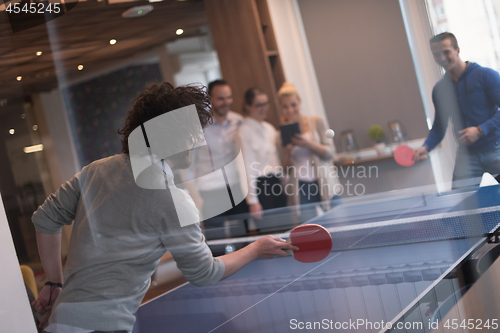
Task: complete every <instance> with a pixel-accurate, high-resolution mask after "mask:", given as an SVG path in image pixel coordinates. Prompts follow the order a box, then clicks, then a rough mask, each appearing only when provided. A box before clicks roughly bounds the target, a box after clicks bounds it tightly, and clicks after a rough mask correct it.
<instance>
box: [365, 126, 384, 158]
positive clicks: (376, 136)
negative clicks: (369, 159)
mask: <svg viewBox="0 0 500 333" xmlns="http://www.w3.org/2000/svg"><path fill="white" fill-rule="evenodd" d="M368 136H369V137H370V139H372V140H373V141H375V149H376V150H377V153H378V154H379V155H383V154H384V153H385V148H386V144H385V143H384V142H383V141H382V139H383V138H384V130H383V129H382V126H380V125H372V126H371V127H370V128H369V129H368Z"/></svg>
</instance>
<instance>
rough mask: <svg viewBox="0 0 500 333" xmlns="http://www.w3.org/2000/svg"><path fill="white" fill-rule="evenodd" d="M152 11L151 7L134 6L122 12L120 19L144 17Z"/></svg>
mask: <svg viewBox="0 0 500 333" xmlns="http://www.w3.org/2000/svg"><path fill="white" fill-rule="evenodd" d="M153 9H154V7H153V5H144V6H134V7H132V8H129V9H127V10H126V11H124V12H123V13H122V17H124V18H133V17H139V16H144V15H146V14H147V13H149V12H150V11H152V10H153Z"/></svg>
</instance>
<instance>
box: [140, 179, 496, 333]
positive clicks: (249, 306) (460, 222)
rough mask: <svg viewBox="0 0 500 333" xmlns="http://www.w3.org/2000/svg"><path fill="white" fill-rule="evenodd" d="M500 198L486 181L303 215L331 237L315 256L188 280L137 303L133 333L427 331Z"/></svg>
mask: <svg viewBox="0 0 500 333" xmlns="http://www.w3.org/2000/svg"><path fill="white" fill-rule="evenodd" d="M499 199H500V186H491V187H485V188H481V189H472V190H460V191H452V192H448V193H444V194H436V193H415V191H413V192H411V191H395V192H390V193H385V194H384V195H381V194H378V195H372V196H366V197H360V198H353V199H352V200H345V201H344V204H343V205H341V206H337V207H336V208H334V209H332V210H330V211H328V212H326V213H325V214H324V215H322V216H319V217H317V218H315V219H313V220H312V221H310V222H312V223H317V224H321V225H323V226H324V227H325V228H327V229H328V230H329V231H330V233H331V235H332V238H333V244H334V246H333V249H332V252H331V253H330V255H329V256H328V257H327V258H326V259H324V260H323V261H321V262H318V263H311V264H303V263H299V262H297V261H295V260H294V259H293V258H292V257H280V258H275V259H272V260H258V261H254V262H252V263H250V264H249V265H247V266H246V267H244V268H243V269H242V270H240V271H239V272H238V273H236V274H234V275H233V276H231V277H230V278H228V279H226V280H224V281H221V282H219V283H218V284H216V285H214V286H211V287H204V288H199V287H195V286H193V285H191V284H189V283H187V284H185V285H183V286H181V287H179V288H177V289H175V290H173V291H170V292H168V293H166V294H164V295H162V296H160V297H158V298H157V299H155V300H153V301H151V302H149V303H146V304H144V305H143V306H141V307H140V309H139V310H138V312H137V315H136V316H137V322H136V325H135V327H134V333H152V332H288V331H294V330H297V331H301V332H313V331H314V332H316V331H321V330H320V328H323V329H324V331H328V332H330V331H337V332H379V331H381V332H383V331H386V328H387V327H388V326H387V323H389V322H390V323H391V324H393V325H397V323H402V324H404V323H406V322H408V323H418V322H420V323H422V325H423V326H422V329H421V330H410V331H409V332H429V331H430V330H429V329H427V328H428V322H429V320H430V319H431V318H437V317H436V313H437V311H442V310H437V308H438V306H439V305H441V304H442V303H444V301H445V300H446V299H447V298H448V297H449V296H450V295H453V294H455V293H456V292H457V291H458V290H459V289H460V288H461V287H462V285H461V283H462V282H461V279H460V276H459V275H460V274H457V270H458V269H459V268H460V267H461V265H463V263H464V262H466V259H468V258H470V257H471V255H472V254H474V253H475V252H476V250H477V249H478V248H480V247H481V246H483V245H484V243H485V242H486V238H485V237H483V235H484V234H485V233H487V232H491V231H492V230H496V228H497V225H498V223H499V221H500V206H498V205H499V204H500V200H499ZM280 236H282V237H286V233H285V234H280ZM249 240H251V239H250V238H243V239H240V240H237V239H230V240H223V241H220V242H222V243H224V242H225V243H237V242H241V241H249ZM213 244H217V242H214V243H213ZM499 302H500V301H499ZM440 316H442V314H440ZM353 322H354V323H357V324H361V325H358V326H356V329H354V330H352V329H350V328H352V327H353V326H352V323H353ZM362 323H364V324H362ZM384 324H385V326H384ZM339 325H340V326H339ZM346 325H347V326H346ZM308 326H309V327H316V330H313V329H306V328H307V327H308ZM301 327H304V329H302V330H301V329H299V328H301ZM336 327H337V328H338V329H336ZM342 327H344V328H342ZM346 327H347V328H346ZM349 327H350V328H349ZM325 328H328V329H325ZM388 331H390V332H403V331H404V330H388Z"/></svg>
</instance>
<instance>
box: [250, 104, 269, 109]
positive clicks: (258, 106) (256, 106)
mask: <svg viewBox="0 0 500 333" xmlns="http://www.w3.org/2000/svg"><path fill="white" fill-rule="evenodd" d="M268 105H269V102H265V103H259V104H255V105H254V106H253V107H254V108H258V109H260V108H263V107H266V106H268Z"/></svg>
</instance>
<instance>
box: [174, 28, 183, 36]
mask: <svg viewBox="0 0 500 333" xmlns="http://www.w3.org/2000/svg"><path fill="white" fill-rule="evenodd" d="M175 33H176V34H177V35H182V34H183V33H184V30H182V29H177V30H176V31H175Z"/></svg>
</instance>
